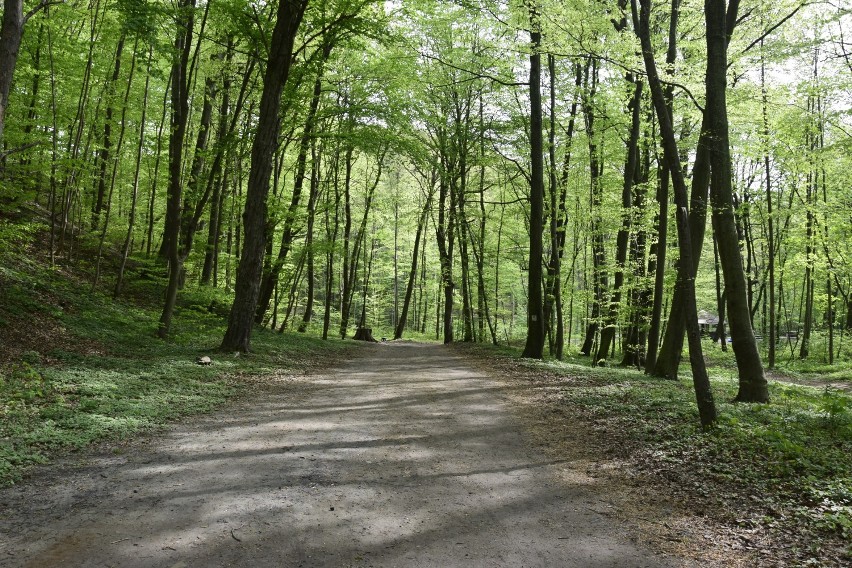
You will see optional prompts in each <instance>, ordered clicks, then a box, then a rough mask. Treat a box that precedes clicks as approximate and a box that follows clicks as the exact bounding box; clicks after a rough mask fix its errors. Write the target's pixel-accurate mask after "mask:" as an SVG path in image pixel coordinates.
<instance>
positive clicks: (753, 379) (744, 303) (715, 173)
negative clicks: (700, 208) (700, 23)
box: [704, 0, 769, 402]
mask: <svg viewBox="0 0 852 568" xmlns="http://www.w3.org/2000/svg"><path fill="white" fill-rule="evenodd" d="M704 15H705V21H706V24H707V78H706V81H707V107H706V114H707V117H708V120H707V121H708V130H710V132H711V136H710V141H711V152H710V160H711V182H710V198H711V201H712V204H713V216H714V217H716V220H717V221H716V228H717V229H718V235H717V237H718V241H719V255H720V260H721V262H722V270H723V272H724V277H725V291H726V292H727V295H728V321H729V322H730V329H731V341H732V346H733V349H734V356H735V358H736V361H737V369H738V371H739V392H738V393H737V396H736V400H737V401H740V402H766V401H767V400H769V391H768V389H767V383H766V378H765V377H764V376H763V363H762V362H761V360H760V353H759V352H758V350H757V341H756V340H755V338H754V333H753V332H752V329H751V314H750V312H749V306H748V297H747V292H746V281H745V273H744V272H743V265H742V258H741V255H740V249H739V240H738V239H737V228H736V220H735V219H734V207H733V190H732V187H731V183H732V182H731V154H730V145H729V141H728V109H727V102H726V90H727V78H726V73H727V68H728V55H727V46H728V33H727V26H726V11H725V2H724V0H705V2H704Z"/></svg>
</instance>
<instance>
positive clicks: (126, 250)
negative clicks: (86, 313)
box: [112, 47, 154, 298]
mask: <svg viewBox="0 0 852 568" xmlns="http://www.w3.org/2000/svg"><path fill="white" fill-rule="evenodd" d="M153 57H154V49H153V47H150V48H149V49H148V69H147V72H146V74H145V91H144V94H143V95H142V118H141V119H140V120H139V144H138V145H137V146H136V167H135V169H134V171H133V189H132V192H131V197H130V218H129V219H128V222H127V235H126V236H125V237H124V247H123V248H122V253H121V265H120V266H119V268H118V277H117V278H116V281H115V289H114V290H113V294H112V295H113V298H117V297H118V296H119V294H121V286H122V283H123V281H124V268H125V266H126V265H127V257H128V256H129V255H130V245H131V243H132V242H133V229H134V227H135V225H136V202H137V200H138V197H139V174H140V172H141V169H142V152H143V149H144V145H145V119H146V117H147V116H148V88H149V86H150V83H151V61H152V60H153Z"/></svg>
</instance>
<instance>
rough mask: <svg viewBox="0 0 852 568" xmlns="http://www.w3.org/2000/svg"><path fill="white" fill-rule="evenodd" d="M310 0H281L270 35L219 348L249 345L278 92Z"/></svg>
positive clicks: (263, 242) (260, 267)
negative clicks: (225, 325)
mask: <svg viewBox="0 0 852 568" xmlns="http://www.w3.org/2000/svg"><path fill="white" fill-rule="evenodd" d="M307 5H308V0H281V2H280V4H279V5H278V14H277V18H276V21H275V28H274V29H273V31H272V39H271V41H270V46H269V60H268V62H267V65H266V72H265V74H264V80H263V92H262V94H261V99H260V111H259V115H258V123H257V130H256V132H255V138H254V142H253V143H252V149H251V170H250V172H249V180H248V190H247V194H246V207H245V211H244V213H243V223H244V227H245V237H244V242H243V249H242V254H241V258H240V264H239V267H238V269H237V281H236V284H235V296H234V303H233V305H232V306H231V313H230V316H229V319H228V329H227V330H226V331H225V337H224V338H223V339H222V345H221V349H222V350H223V351H242V352H247V351H249V349H250V347H251V332H252V326H253V323H254V314H255V310H256V309H257V300H258V296H259V293H260V279H261V276H262V271H263V255H264V250H265V248H266V221H267V203H266V200H267V197H268V195H269V176H270V174H271V173H272V156H273V154H274V152H275V148H276V146H277V145H278V133H279V131H280V129H281V121H280V118H279V116H278V107H279V105H280V103H281V93H282V91H283V89H284V84H285V83H286V82H287V77H288V76H289V74H290V66H291V63H292V59H293V43H294V42H295V39H296V33H297V31H298V29H299V25H300V24H301V22H302V17H303V16H304V13H305V9H306V8H307Z"/></svg>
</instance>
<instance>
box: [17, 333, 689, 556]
mask: <svg viewBox="0 0 852 568" xmlns="http://www.w3.org/2000/svg"><path fill="white" fill-rule="evenodd" d="M361 353H362V355H361V356H359V357H356V358H355V359H353V360H350V361H348V362H346V363H345V364H342V365H341V366H340V367H339V368H337V369H333V370H330V371H328V372H326V373H325V374H324V375H321V376H306V377H302V378H298V379H295V380H294V381H291V382H288V383H286V384H283V385H281V386H279V387H276V388H274V389H272V392H270V393H269V394H268V395H266V396H265V397H264V398H263V400H257V399H253V400H246V401H244V402H241V403H237V404H234V405H231V406H230V407H229V408H227V409H225V410H223V411H220V412H217V413H214V414H211V415H208V416H204V417H201V418H198V419H194V420H192V421H191V422H188V423H186V424H183V425H179V426H177V427H175V428H174V429H171V430H170V431H168V432H167V433H165V434H163V435H162V436H157V437H154V438H151V439H148V440H146V441H141V442H136V443H133V444H131V446H130V447H129V448H128V449H127V451H126V453H124V454H122V455H119V456H116V455H114V454H110V455H102V456H89V457H88V458H87V459H86V461H85V462H84V463H75V462H72V461H67V462H66V463H64V464H57V465H56V466H50V467H47V468H44V469H43V470H42V471H40V472H39V473H37V474H36V475H35V476H34V477H33V478H32V479H31V480H30V481H29V482H28V483H26V484H24V485H22V486H19V487H13V488H10V489H7V490H4V491H2V492H0V565H2V566H6V567H13V566H14V567H50V566H62V567H77V566H87V567H88V566H92V567H94V566H97V567H104V566H115V567H121V568H136V567H146V568H149V567H165V568H189V567H196V566H197V567H205V568H206V567H218V566H246V567H249V566H250V567H259V568H265V567H295V566H406V567H408V566H435V567H451V566H464V567H477V566H483V567H485V566H488V567H499V566H512V567H520V566H525V567H531V566H560V567H574V566H576V567H584V568H597V567H613V568H614V567H619V568H622V567H623V568H630V567H664V566H672V565H674V563H672V562H671V561H670V560H669V559H665V558H661V557H655V556H654V555H653V554H652V553H650V552H649V551H646V550H643V549H642V548H641V547H639V546H637V545H635V544H633V543H632V542H631V541H630V540H629V539H628V538H627V536H626V534H625V533H626V530H625V528H626V527H625V526H624V525H622V524H620V522H619V521H617V520H615V519H613V518H612V517H611V516H607V514H606V512H607V506H608V503H607V501H606V496H605V495H596V494H595V493H594V492H593V489H592V488H590V487H588V486H584V484H583V483H582V481H577V482H576V483H569V482H568V481H566V479H570V476H566V475H564V473H565V471H566V470H567V469H570V464H569V463H567V462H559V461H554V460H553V459H548V458H546V457H544V455H543V454H541V453H539V452H538V451H537V450H536V449H534V448H533V447H531V445H530V444H529V443H528V442H527V441H526V440H525V438H524V436H523V434H522V433H521V431H520V428H519V426H518V423H517V422H516V421H515V419H514V418H513V416H512V413H511V411H510V408H509V404H508V403H507V401H506V394H507V393H506V389H507V388H508V387H505V386H503V385H502V384H501V383H500V382H498V381H496V380H494V379H491V378H489V377H487V376H484V375H482V374H480V373H478V372H476V371H474V370H473V369H472V368H471V367H469V366H468V365H467V364H466V363H465V361H464V360H463V359H462V358H461V357H459V356H457V355H455V354H454V353H453V352H452V351H451V350H449V349H447V348H445V347H443V346H439V345H427V344H416V343H387V344H379V345H369V346H365V347H364V349H363V350H362V351H361Z"/></svg>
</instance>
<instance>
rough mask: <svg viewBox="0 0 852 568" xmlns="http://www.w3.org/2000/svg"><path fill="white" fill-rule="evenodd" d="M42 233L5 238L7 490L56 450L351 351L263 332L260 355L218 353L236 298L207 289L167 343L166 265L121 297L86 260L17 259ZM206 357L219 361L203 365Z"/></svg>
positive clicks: (135, 281) (0, 267) (2, 344)
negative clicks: (96, 285) (159, 330)
mask: <svg viewBox="0 0 852 568" xmlns="http://www.w3.org/2000/svg"><path fill="white" fill-rule="evenodd" d="M36 230H37V229H33V233H32V234H35V233H36ZM32 234H26V233H25V234H20V233H18V234H15V235H11V236H10V235H8V234H7V235H5V236H4V235H3V234H0V338H2V341H0V487H2V486H7V485H10V484H13V483H15V482H17V481H19V480H20V479H21V478H22V476H23V475H25V473H26V471H27V470H28V469H29V468H30V467H31V466H33V465H34V464H38V463H45V462H46V461H48V460H49V459H50V457H51V456H54V455H56V454H57V453H62V452H67V451H76V450H79V449H82V448H84V447H85V446H87V445H89V444H91V443H93V442H97V441H103V440H119V439H123V438H126V437H128V436H131V435H133V434H134V433H138V432H140V431H145V430H151V429H153V428H157V427H161V426H162V425H164V424H167V423H168V422H170V421H173V420H175V419H178V418H180V417H183V416H187V415H191V414H196V413H200V412H206V411H209V410H211V409H213V408H216V407H218V406H220V405H222V404H223V403H225V402H226V401H227V400H228V399H230V398H232V397H235V396H239V395H241V394H251V393H252V392H254V391H253V389H254V390H256V386H255V387H253V386H252V383H256V382H257V381H260V380H262V378H264V377H266V378H268V377H280V376H287V375H292V374H302V373H304V372H305V371H306V370H308V369H312V368H318V367H321V366H322V365H323V364H326V363H328V362H329V361H334V360H336V359H337V358H338V357H340V355H341V354H342V352H344V351H345V350H347V349H349V348H351V346H352V343H351V342H350V343H346V342H343V341H339V340H330V341H322V340H321V339H319V338H316V337H313V336H311V335H306V334H297V333H285V334H278V333H274V332H271V331H258V332H257V333H256V334H255V335H254V336H253V342H252V345H253V352H252V353H251V354H250V355H248V356H240V357H235V356H233V355H229V354H222V353H218V352H217V351H216V348H217V347H218V345H219V342H220V341H221V338H222V336H223V334H224V329H225V327H224V322H225V319H224V315H225V314H226V310H227V306H228V305H229V300H228V298H226V297H225V296H224V295H223V294H222V293H221V292H217V291H215V290H212V289H203V288H197V287H196V288H192V287H187V289H186V290H184V291H183V292H182V293H181V302H180V305H179V307H178V310H177V313H176V314H175V320H174V333H173V335H172V337H171V338H170V339H169V340H168V341H161V340H159V339H157V338H156V337H155V333H154V332H155V329H156V323H157V320H158V317H159V310H160V308H161V306H160V305H159V294H161V292H162V289H163V286H162V281H161V278H162V277H161V276H157V275H156V267H155V266H151V265H147V266H146V265H144V264H141V263H138V264H136V265H135V267H134V273H133V274H132V275H131V278H130V280H129V281H128V285H127V288H126V289H125V293H124V294H122V299H119V300H113V299H112V297H111V296H108V295H106V294H105V293H104V291H103V290H102V289H99V290H97V291H92V289H91V282H90V281H86V280H83V279H82V278H83V277H85V276H82V277H81V275H88V274H93V273H94V271H93V270H91V268H92V267H90V266H87V265H86V260H85V258H83V259H81V260H79V261H78V262H77V263H76V265H75V267H74V269H73V271H71V270H67V269H59V268H57V269H51V268H46V264H45V263H44V262H43V260H42V261H41V262H39V261H38V259H33V258H31V257H28V256H26V255H25V254H15V251H20V250H26V244H27V242H28V241H29V240H30V239H31V238H32ZM160 270H161V269H160ZM205 355H207V356H210V357H211V359H212V360H213V363H212V364H211V365H207V366H203V365H199V364H197V363H196V360H197V359H198V358H199V357H201V356H205Z"/></svg>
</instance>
